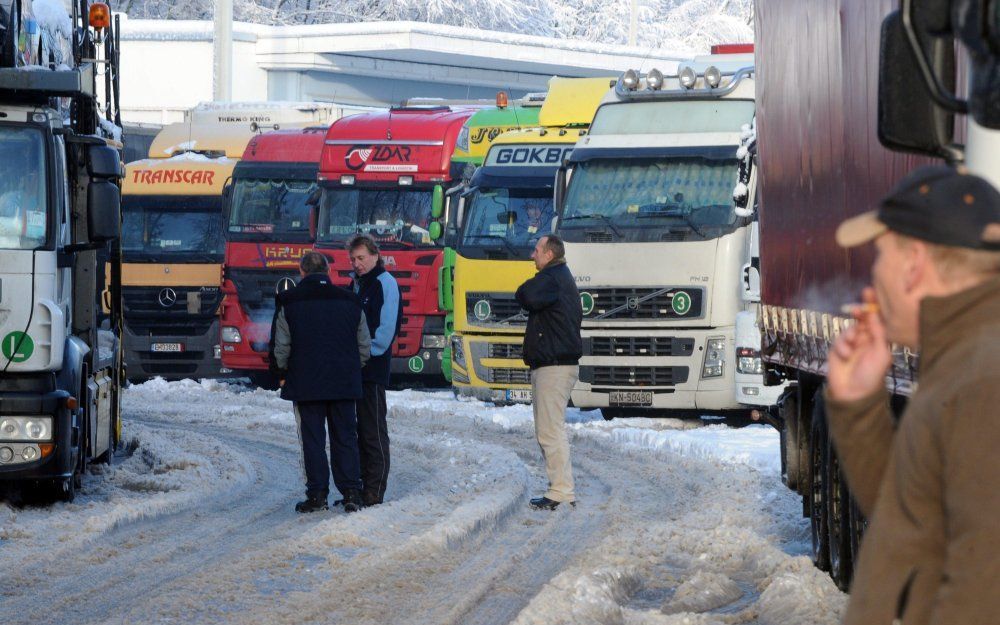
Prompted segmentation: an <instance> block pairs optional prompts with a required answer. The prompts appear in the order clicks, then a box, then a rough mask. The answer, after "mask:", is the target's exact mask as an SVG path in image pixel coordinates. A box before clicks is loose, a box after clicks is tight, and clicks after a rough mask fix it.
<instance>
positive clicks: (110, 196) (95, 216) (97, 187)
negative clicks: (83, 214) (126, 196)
mask: <svg viewBox="0 0 1000 625" xmlns="http://www.w3.org/2000/svg"><path fill="white" fill-rule="evenodd" d="M121 205H122V197H121V191H120V190H119V189H118V185H116V184H115V183H113V182H108V181H107V180H95V181H94V182H91V183H90V184H89V185H88V186H87V237H88V238H89V239H90V241H91V242H93V243H105V242H107V241H112V240H114V239H117V238H118V237H119V235H120V234H121V223H122V213H121Z"/></svg>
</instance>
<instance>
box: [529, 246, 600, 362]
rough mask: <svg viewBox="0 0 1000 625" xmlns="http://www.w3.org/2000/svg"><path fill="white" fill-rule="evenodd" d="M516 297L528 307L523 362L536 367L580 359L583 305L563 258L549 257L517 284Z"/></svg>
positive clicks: (578, 360)
mask: <svg viewBox="0 0 1000 625" xmlns="http://www.w3.org/2000/svg"><path fill="white" fill-rule="evenodd" d="M516 297H517V301H518V303H519V304H521V307H522V308H524V309H525V310H527V311H528V327H527V328H526V329H525V332H524V364H526V365H528V366H529V367H531V368H532V369H538V368H539V367H549V366H553V365H575V364H577V363H578V362H580V356H581V355H583V340H582V339H581V338H580V324H581V323H583V307H582V306H581V305H580V292H579V291H577V289H576V280H574V278H573V274H572V273H570V271H569V267H568V266H566V263H565V261H553V262H552V263H550V264H549V265H548V266H547V267H546V268H545V269H542V270H541V271H539V272H538V273H537V274H535V277H534V278H531V279H530V280H528V281H527V282H525V283H524V284H522V285H521V286H520V287H518V289H517V295H516Z"/></svg>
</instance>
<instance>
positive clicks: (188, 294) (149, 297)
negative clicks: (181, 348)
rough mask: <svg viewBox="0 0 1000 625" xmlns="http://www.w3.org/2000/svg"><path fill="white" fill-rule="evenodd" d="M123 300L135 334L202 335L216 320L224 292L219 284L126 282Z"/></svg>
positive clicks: (131, 329)
mask: <svg viewBox="0 0 1000 625" xmlns="http://www.w3.org/2000/svg"><path fill="white" fill-rule="evenodd" d="M122 300H123V302H124V305H125V319H126V322H127V325H128V328H129V330H130V331H131V332H132V333H133V334H136V335H139V336H200V335H202V334H204V333H206V332H208V330H209V328H210V327H211V325H212V322H213V321H214V320H215V316H216V313H217V312H218V310H219V300H220V293H219V287H179V286H177V287H160V286H126V287H123V288H122ZM192 311H193V312H192Z"/></svg>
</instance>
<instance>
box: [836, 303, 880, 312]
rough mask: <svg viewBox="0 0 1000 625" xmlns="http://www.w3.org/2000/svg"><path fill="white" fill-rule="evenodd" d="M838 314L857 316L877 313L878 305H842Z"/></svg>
mask: <svg viewBox="0 0 1000 625" xmlns="http://www.w3.org/2000/svg"><path fill="white" fill-rule="evenodd" d="M840 312H842V313H844V314H845V315H858V314H864V313H877V312H878V304H875V303H870V302H865V303H854V304H844V305H843V306H841V307H840Z"/></svg>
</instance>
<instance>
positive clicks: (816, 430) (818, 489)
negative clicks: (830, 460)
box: [808, 393, 830, 571]
mask: <svg viewBox="0 0 1000 625" xmlns="http://www.w3.org/2000/svg"><path fill="white" fill-rule="evenodd" d="M813 402H814V403H813V416H812V424H811V426H812V427H811V432H810V436H809V439H810V445H809V464H810V468H811V471H810V477H811V478H812V479H811V480H810V488H809V491H808V493H809V529H810V532H811V534H812V559H813V564H815V565H816V567H817V568H819V569H821V570H824V571H829V570H830V533H829V529H828V527H827V518H826V502H825V495H826V483H825V482H826V480H825V479H824V478H825V476H826V471H825V470H824V460H825V458H824V456H826V420H825V419H824V417H825V415H824V414H823V412H824V411H823V406H822V399H820V396H819V394H818V393H817V395H816V398H815V399H814V400H813Z"/></svg>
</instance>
